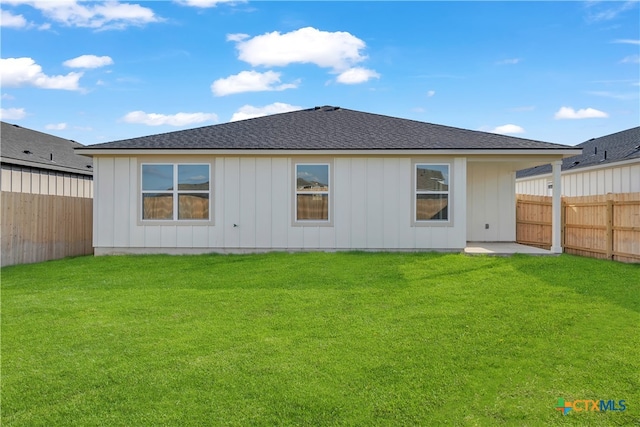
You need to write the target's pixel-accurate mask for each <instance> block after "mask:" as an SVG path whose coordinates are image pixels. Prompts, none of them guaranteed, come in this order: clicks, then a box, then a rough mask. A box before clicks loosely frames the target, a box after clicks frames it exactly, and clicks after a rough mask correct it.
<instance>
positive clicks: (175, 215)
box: [137, 160, 214, 226]
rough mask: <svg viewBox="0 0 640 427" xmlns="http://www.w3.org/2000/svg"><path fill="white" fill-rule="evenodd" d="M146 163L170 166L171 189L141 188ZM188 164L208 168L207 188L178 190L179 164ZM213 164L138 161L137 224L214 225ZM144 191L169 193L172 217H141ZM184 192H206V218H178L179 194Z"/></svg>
mask: <svg viewBox="0 0 640 427" xmlns="http://www.w3.org/2000/svg"><path fill="white" fill-rule="evenodd" d="M147 165H153V166H160V165H163V166H171V167H172V174H173V185H172V187H173V189H172V190H170V191H168V190H159V191H156V190H144V189H143V168H144V166H147ZM184 165H189V166H207V168H208V169H209V189H208V190H189V191H187V190H179V189H178V179H179V176H178V175H179V173H178V170H179V168H180V166H184ZM212 169H213V166H212V164H211V163H207V162H202V161H200V162H189V161H184V160H183V161H174V162H153V161H141V162H139V163H138V173H139V177H140V181H139V185H138V196H137V197H138V215H137V217H138V218H137V222H138V225H142V226H158V225H177V226H185V225H214V220H213V217H214V215H213V214H214V211H213V206H214V204H213V200H212V199H213V181H212V179H211V177H212V176H213V174H212ZM145 193H163V194H171V195H172V198H173V218H172V219H145V218H143V217H142V216H143V214H144V207H143V205H144V197H143V196H144V194H145ZM184 193H199V194H207V195H208V196H209V197H208V201H209V217H208V218H206V219H178V214H179V212H178V207H179V204H180V203H179V196H180V194H184Z"/></svg>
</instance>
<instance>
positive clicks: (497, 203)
mask: <svg viewBox="0 0 640 427" xmlns="http://www.w3.org/2000/svg"><path fill="white" fill-rule="evenodd" d="M514 178H515V172H514V171H513V168H512V166H511V165H510V164H508V163H504V162H495V163H492V162H473V161H470V162H469V163H468V167H467V182H468V187H467V203H468V207H469V208H468V209H467V240H468V241H470V242H514V241H515V240H516V200H515V197H514V195H515V184H514Z"/></svg>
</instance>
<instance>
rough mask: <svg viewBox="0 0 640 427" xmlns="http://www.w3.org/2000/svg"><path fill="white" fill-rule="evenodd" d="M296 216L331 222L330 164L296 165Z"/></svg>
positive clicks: (298, 218) (306, 219)
mask: <svg viewBox="0 0 640 427" xmlns="http://www.w3.org/2000/svg"><path fill="white" fill-rule="evenodd" d="M295 174H296V191H295V193H296V194H295V203H296V206H295V218H296V221H323V222H329V221H330V218H329V201H330V197H329V195H330V193H329V192H330V188H331V183H330V179H329V176H330V165H329V164H327V163H323V164H302V163H297V164H296V165H295Z"/></svg>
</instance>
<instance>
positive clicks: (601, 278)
mask: <svg viewBox="0 0 640 427" xmlns="http://www.w3.org/2000/svg"><path fill="white" fill-rule="evenodd" d="M541 259H543V261H541ZM512 263H513V267H514V268H515V269H517V270H519V271H521V272H522V273H525V274H527V275H530V276H531V277H535V278H536V279H538V280H541V281H543V282H544V283H546V284H548V285H550V286H555V287H559V288H565V289H569V290H571V291H572V292H574V293H576V294H579V295H583V296H586V297H598V298H603V299H605V300H606V301H608V302H611V303H613V304H616V305H619V306H621V307H623V308H625V309H628V310H632V311H635V312H640V265H638V264H623V263H619V262H615V261H608V260H599V259H593V258H585V257H579V256H575V255H567V254H563V255H561V256H559V257H544V258H538V257H531V256H526V255H514V256H513V257H512Z"/></svg>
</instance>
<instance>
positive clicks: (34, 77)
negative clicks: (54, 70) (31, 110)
mask: <svg viewBox="0 0 640 427" xmlns="http://www.w3.org/2000/svg"><path fill="white" fill-rule="evenodd" d="M82 75H83V73H81V72H80V73H76V72H71V73H69V74H67V75H64V76H62V75H60V76H47V75H46V74H44V73H43V72H42V67H41V66H40V65H38V64H36V62H35V61H34V60H33V59H31V58H6V59H0V83H1V84H2V85H3V86H7V87H10V86H35V87H39V88H41V89H62V90H79V89H80V87H79V86H78V82H79V80H80V77H82Z"/></svg>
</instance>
